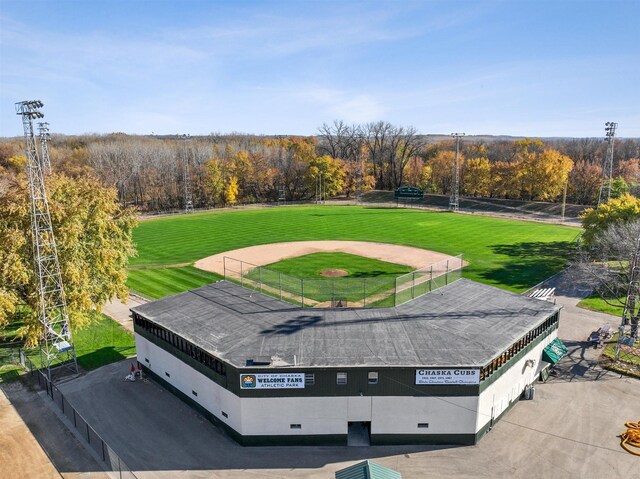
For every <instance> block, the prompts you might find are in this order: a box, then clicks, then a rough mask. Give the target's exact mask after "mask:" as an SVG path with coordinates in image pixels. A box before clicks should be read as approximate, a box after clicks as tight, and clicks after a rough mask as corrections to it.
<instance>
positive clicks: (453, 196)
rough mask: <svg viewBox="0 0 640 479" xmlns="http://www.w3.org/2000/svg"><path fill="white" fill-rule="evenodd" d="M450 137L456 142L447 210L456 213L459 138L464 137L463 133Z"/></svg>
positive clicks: (458, 181)
mask: <svg viewBox="0 0 640 479" xmlns="http://www.w3.org/2000/svg"><path fill="white" fill-rule="evenodd" d="M451 136H452V137H453V138H455V141H456V159H455V165H454V167H453V168H454V170H453V182H452V185H451V198H449V209H450V210H451V211H458V209H459V206H460V166H459V164H458V154H459V150H460V138H462V137H463V136H465V134H464V133H451Z"/></svg>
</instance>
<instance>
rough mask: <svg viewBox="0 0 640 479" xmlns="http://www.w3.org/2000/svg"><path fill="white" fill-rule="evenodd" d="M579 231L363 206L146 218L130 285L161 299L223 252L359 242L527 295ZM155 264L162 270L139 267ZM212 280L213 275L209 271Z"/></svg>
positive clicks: (137, 235) (199, 278) (193, 281)
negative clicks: (456, 259)
mask: <svg viewBox="0 0 640 479" xmlns="http://www.w3.org/2000/svg"><path fill="white" fill-rule="evenodd" d="M579 233H580V230H579V229H578V228H571V227H566V226H559V225H551V224H544V223H533V222H525V221H513V220H506V219H501V218H491V217H486V216H473V215H464V214H453V213H448V212H431V211H416V210H405V209H384V208H362V207H357V206H311V207H278V208H265V209H256V210H242V211H221V212H214V213H201V214H192V215H182V216H172V217H166V218H157V219H151V220H145V221H142V222H141V223H140V225H139V226H138V227H137V228H136V229H135V230H134V234H133V236H134V241H135V243H136V244H137V248H138V256H136V257H134V258H131V266H132V267H134V268H136V269H135V270H133V271H130V278H129V282H128V284H129V287H130V288H131V289H133V290H135V291H138V292H140V293H142V294H143V295H146V296H150V297H160V296H164V295H167V294H172V293H176V292H179V291H184V290H187V289H190V288H192V287H194V286H198V285H200V284H204V283H206V282H208V281H210V280H215V279H217V278H218V276H217V275H212V274H211V276H210V277H207V276H204V275H203V272H201V271H199V270H197V269H195V268H192V267H188V266H187V267H185V266H178V267H162V266H163V265H166V266H170V265H176V264H179V265H182V264H185V263H186V264H189V263H193V262H194V261H196V260H198V259H200V258H204V257H206V256H210V255H213V254H217V253H221V252H224V251H228V250H232V249H237V248H243V247H247V246H253V245H258V244H269V243H276V242H284V241H308V240H354V241H375V242H383V243H392V244H401V245H407V246H415V247H418V248H424V249H429V250H434V251H438V252H441V253H445V254H449V255H452V256H455V255H458V254H460V253H463V254H464V259H465V260H466V261H468V262H469V263H470V265H469V266H467V267H465V271H464V277H466V278H469V279H473V280H475V281H479V282H482V283H486V284H492V285H495V286H498V287H501V288H504V289H507V290H510V291H516V292H521V291H524V290H526V289H528V288H530V287H531V286H533V285H535V284H536V283H538V282H540V281H542V280H543V279H545V278H547V277H549V276H551V275H552V274H554V273H556V272H557V271H559V270H560V269H562V267H563V266H564V265H565V263H566V260H567V258H568V257H569V255H570V254H571V253H572V252H573V251H574V248H575V245H574V243H575V240H576V238H577V237H578V235H579ZM148 266H154V267H156V268H157V269H137V268H140V267H148ZM205 275H207V273H205Z"/></svg>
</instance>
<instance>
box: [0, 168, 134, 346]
mask: <svg viewBox="0 0 640 479" xmlns="http://www.w3.org/2000/svg"><path fill="white" fill-rule="evenodd" d="M47 189H48V194H49V207H50V211H51V221H52V225H53V231H54V236H55V238H56V245H57V247H58V257H59V260H60V270H61V274H62V281H63V284H64V288H65V296H66V299H67V309H68V313H69V318H70V320H71V324H72V326H74V327H76V328H81V327H83V326H85V325H87V324H88V323H89V321H90V318H91V316H92V313H93V312H94V311H96V310H97V311H100V309H101V308H102V305H103V304H104V303H105V302H107V301H109V300H110V299H113V297H118V298H120V299H122V300H126V298H127V296H128V293H129V291H128V289H127V287H126V285H125V282H126V279H127V264H128V261H129V257H130V256H132V255H133V254H135V249H134V247H133V243H132V240H131V233H132V230H133V228H134V226H135V224H136V220H135V218H134V216H133V212H132V211H131V210H129V209H125V208H123V207H122V206H121V205H120V203H119V202H118V197H117V193H116V190H115V189H113V188H106V187H104V186H103V185H102V184H101V183H99V182H98V181H97V180H95V179H92V178H86V177H85V178H75V179H71V178H69V177H67V176H63V175H51V176H49V177H48V178H47ZM29 205H30V202H29V195H28V186H27V182H26V178H25V176H24V175H23V174H19V175H17V176H16V178H15V180H14V181H13V182H12V184H11V186H10V187H9V188H7V189H6V190H4V191H3V192H2V193H0V328H3V327H5V326H6V325H7V324H8V323H10V322H12V321H13V320H15V319H16V312H17V311H18V310H19V311H20V312H21V313H24V315H22V314H21V317H23V318H24V319H25V325H24V326H23V327H22V328H21V329H20V331H19V334H20V335H22V336H23V337H24V338H25V340H26V343H27V345H28V346H32V345H35V344H36V343H37V341H38V338H39V337H40V333H41V325H40V323H39V321H38V318H37V316H36V315H35V314H34V313H33V311H34V310H35V308H36V306H37V297H36V290H35V281H34V266H33V252H32V234H31V223H30V221H31V219H30V215H29Z"/></svg>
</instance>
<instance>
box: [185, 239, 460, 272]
mask: <svg viewBox="0 0 640 479" xmlns="http://www.w3.org/2000/svg"><path fill="white" fill-rule="evenodd" d="M328 252H329V253H338V252H340V253H348V254H354V255H358V256H364V257H366V258H373V259H377V260H380V261H387V262H389V263H396V264H405V265H407V266H411V267H413V268H415V269H419V268H423V267H425V266H428V265H430V264H433V263H437V262H438V261H442V260H447V259H449V258H453V256H449V255H446V254H443V253H437V252H435V251H429V250H426V249H422V248H414V247H412V246H400V245H395V244H388V243H373V242H368V241H292V242H286V243H272V244H265V245H257V246H249V247H248V248H240V249H234V250H231V251H225V252H224V253H219V254H215V255H213V256H208V257H206V258H202V259H200V260H198V261H196V262H195V267H196V268H199V269H202V270H204V271H210V272H213V273H218V274H220V275H224V258H225V256H226V257H228V258H233V259H234V260H239V261H245V262H247V263H251V264H253V265H255V266H264V265H266V264H271V263H276V262H278V261H280V260H283V259H287V258H296V257H298V256H304V255H307V254H312V253H328Z"/></svg>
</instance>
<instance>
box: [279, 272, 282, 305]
mask: <svg viewBox="0 0 640 479" xmlns="http://www.w3.org/2000/svg"><path fill="white" fill-rule="evenodd" d="M278 282H279V287H280V301H282V273H278Z"/></svg>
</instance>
